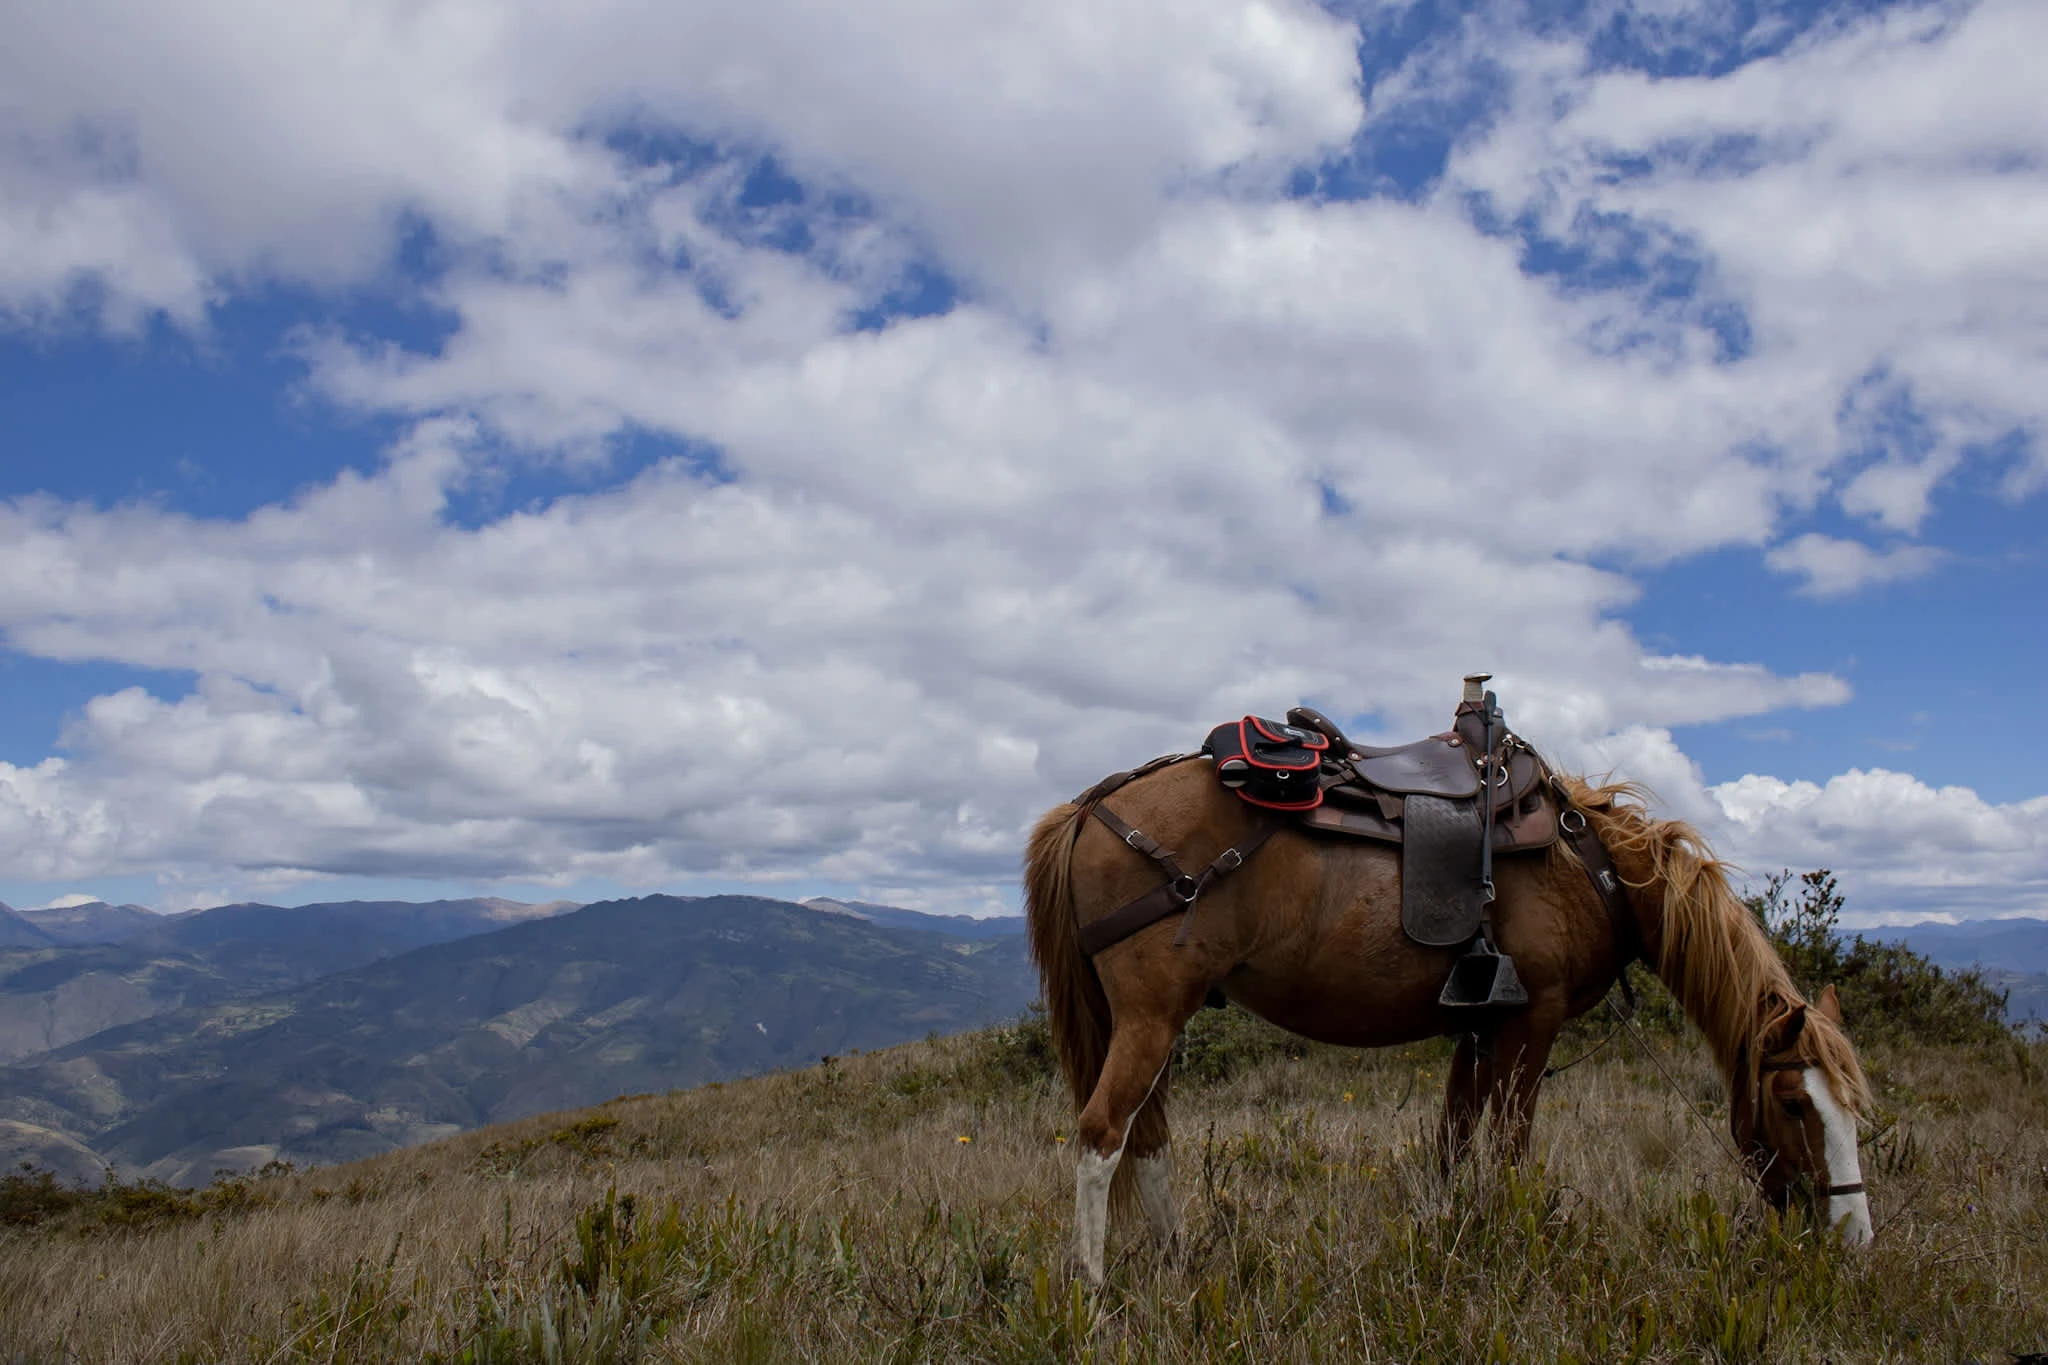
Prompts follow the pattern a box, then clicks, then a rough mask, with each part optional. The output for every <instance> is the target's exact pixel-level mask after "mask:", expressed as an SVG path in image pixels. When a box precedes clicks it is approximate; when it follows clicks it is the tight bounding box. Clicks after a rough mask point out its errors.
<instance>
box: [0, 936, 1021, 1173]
mask: <svg viewBox="0 0 2048 1365" xmlns="http://www.w3.org/2000/svg"><path fill="white" fill-rule="evenodd" d="M453 904H460V903H446V902H444V903H441V905H440V906H438V907H411V909H413V910H415V911H418V912H420V913H417V914H413V915H406V914H404V913H401V912H400V911H399V908H398V907H385V908H384V910H383V911H382V912H377V911H368V910H366V908H365V907H361V906H354V907H301V908H300V909H299V910H297V911H289V912H284V913H285V914H287V915H303V914H305V911H306V910H308V909H316V910H317V911H318V912H319V913H316V914H313V915H308V916H306V926H307V936H308V938H309V940H319V941H321V942H322V943H323V944H324V949H323V951H332V950H334V949H335V948H336V946H337V944H338V943H340V942H341V941H343V940H349V942H350V947H349V948H348V951H349V952H350V953H352V954H354V956H355V958H356V963H355V965H350V966H348V967H346V968H345V969H344V970H340V971H330V972H327V973H324V974H320V975H319V976H318V977H317V979H309V980H305V981H303V982H297V983H287V984H286V985H285V986H283V987H281V988H280V987H275V986H273V987H268V988H263V989H258V990H253V991H243V992H240V993H233V992H227V991H225V990H223V991H221V992H220V993H218V994H214V995H211V996H207V995H206V992H207V991H208V990H213V989H214V988H215V987H217V986H218V985H219V983H220V982H221V981H223V980H225V979H226V978H227V977H229V976H230V975H232V976H234V977H235V978H236V979H239V980H244V981H247V980H254V979H265V978H266V974H267V977H268V978H277V977H281V976H286V975H289V974H290V973H292V972H293V971H302V970H306V967H305V964H306V963H307V962H308V961H309V960H310V958H311V956H312V954H311V953H309V952H301V951H285V950H284V949H283V948H281V947H280V943H281V942H283V941H284V939H283V938H282V937H281V936H280V935H278V934H274V933H273V934H271V935H270V936H269V938H268V939H266V940H262V941H260V942H259V941H257V940H256V939H255V938H254V936H253V935H251V936H248V937H245V936H243V935H242V934H240V933H237V932H235V930H236V927H237V926H238V925H239V926H243V927H247V928H250V929H256V928H262V927H266V926H268V927H275V923H274V921H272V920H270V919H269V918H268V917H267V916H263V915H257V914H253V913H251V914H246V915H243V916H228V917H226V918H224V919H222V920H218V921H216V922H215V923H214V925H213V926H212V927H211V928H210V929H209V930H208V931H207V933H206V934H202V933H200V931H199V929H198V928H197V927H183V926H196V925H197V923H198V922H200V921H204V920H207V919H211V918H213V917H214V916H217V915H219V914H220V912H219V911H208V912H206V914H205V915H203V916H191V917H187V919H186V921H184V922H183V925H182V926H181V927H180V928H179V930H178V942H179V943H180V944H181V945H183V946H184V947H185V948H186V949H187V950H188V951H189V949H190V948H191V947H192V946H193V945H194V944H195V942H197V941H201V940H205V939H207V938H208V937H211V939H212V946H213V947H215V948H216V949H218V950H219V951H218V953H217V955H216V956H215V957H213V958H211V959H204V958H202V959H201V962H202V965H208V966H212V967H214V968H215V969H216V970H215V972H214V974H213V975H212V976H209V977H205V978H203V979H201V980H200V981H199V983H198V985H197V986H195V985H194V984H193V982H192V981H191V980H188V979H187V978H186V977H184V976H180V975H179V974H178V973H177V972H172V971H169V970H165V971H164V972H162V973H160V974H159V976H157V977H153V978H150V979H151V980H153V981H160V982H171V983H173V984H174V985H177V986H178V988H180V989H184V990H186V992H187V994H188V996H190V995H197V996H205V998H203V999H200V1000H197V1001H196V1002H195V1001H193V1000H191V999H188V1000H187V1001H186V1002H185V1003H183V1004H180V1005H178V1006H175V1007H171V1008H164V1009H158V1010H156V1011H155V1012H153V1013H151V1014H150V1015H148V1016H146V1017H142V1018H139V1019H136V1020H132V1021H128V1022H124V1023H122V1024H120V1025H117V1026H115V1027H112V1028H109V1029H105V1030H102V1031H100V1032H98V1033H96V1034H94V1035H92V1036H90V1037H86V1038H80V1039H76V1040H73V1041H71V1042H69V1043H67V1044H64V1045H61V1046H58V1047H56V1048H54V1049H48V1050H43V1051H40V1052H37V1053H35V1054H34V1055H31V1056H25V1057H20V1058H18V1059H17V1060H16V1062H15V1064H14V1065H12V1066H8V1067H4V1068H0V1156H5V1155H13V1156H14V1157H15V1159H22V1157H24V1156H25V1157H26V1158H27V1159H31V1160H37V1161H40V1162H42V1163H43V1164H45V1165H49V1166H51V1167H52V1169H60V1170H75V1169H77V1168H78V1167H80V1166H81V1165H83V1164H88V1163H89V1162H98V1163H105V1164H107V1165H111V1166H114V1167H116V1168H118V1169H120V1170H122V1171H125V1172H132V1173H141V1174H146V1175H150V1176H154V1177H157V1178H161V1179H165V1180H170V1181H173V1182H186V1183H203V1182H204V1181H206V1180H207V1179H209V1178H210V1177H211V1176H212V1175H213V1173H214V1172H215V1170H216V1169H219V1168H233V1169H246V1168H249V1167H252V1166H258V1165H262V1164H263V1163H265V1162H267V1161H270V1160H274V1159H282V1160H288V1161H292V1162H295V1163H299V1164H307V1163H322V1164H324V1163H329V1162H335V1161H344V1160H350V1159H354V1158H356V1157H361V1156H367V1155H371V1154H374V1153H376V1152H381V1151H386V1150H390V1149H391V1148H394V1147H399V1146H404V1145H408V1144H411V1143H414V1142H419V1141H424V1140H427V1139H429V1138H433V1137H438V1136H442V1135H445V1134H448V1133H452V1132H457V1131H460V1130H462V1129H466V1128H472V1127H476V1126H478V1125H481V1124H485V1123H494V1122H499V1121H502V1120H505V1119H509V1118H515V1117H521V1116H524V1115H528V1114H533V1113H539V1112H543V1111H546V1110H552V1109H559V1108H565V1107H575V1106H581V1105H588V1104H594V1103H598V1102H600V1101H602V1100H605V1099H609V1098H611V1097H613V1096H615V1095H619V1094H622V1093H628V1092H637V1091H650V1090H667V1089H671V1088H674V1087H678V1086H693V1085H700V1084H703V1083H705V1082H707V1081H713V1080H722V1079H727V1078H732V1077H738V1076H743V1075H749V1074H754V1073H758V1072H761V1071H767V1070H772V1069H776V1068H780V1067H786V1066H793V1065H798V1064H807V1063H811V1062H815V1061H816V1060H817V1059H818V1058H819V1057H820V1056H822V1055H827V1054H834V1053H841V1052H846V1051H849V1050H852V1049H863V1050H865V1049H872V1048H876V1047H882V1046H885V1045H889V1044H893V1043H898V1042H903V1041H906V1040H908V1039H911V1038H916V1037H919V1036H922V1035H925V1034H929V1033H952V1032H957V1031H960V1030H963V1029H969V1028H975V1027H979V1026H982V1025H985V1024H989V1023H992V1022H996V1021H998V1020H1001V1019H1005V1018H1009V1017H1012V1016H1014V1015H1015V1014H1016V1013H1017V1012H1018V1011H1020V1010H1021V1009H1022V1008H1023V1007H1024V1005H1025V1004H1026V1003H1027V1002H1028V1001H1029V1000H1030V999H1031V998H1032V997H1033V995H1034V994H1035V993H1036V980H1035V977H1034V975H1033V972H1032V970H1031V967H1030V963H1029V961H1028V960H1027V957H1026V954H1025V951H1024V944H1023V938H1022V935H1021V934H1020V933H1019V932H1017V929H1018V928H1019V927H1020V922H1019V921H1016V920H1010V921H1008V926H1009V929H1008V932H998V933H993V934H987V933H984V934H982V935H981V936H980V937H976V938H967V937H963V936H961V935H959V934H956V933H951V932H947V930H948V928H949V927H951V926H949V925H948V924H947V921H946V920H945V919H944V918H943V917H936V916H918V915H916V914H915V912H910V911H899V912H896V914H895V915H893V916H891V918H892V919H894V920H895V921H896V922H895V923H893V924H883V923H880V922H879V920H878V919H877V918H875V917H872V916H868V915H863V914H861V913H858V912H849V909H848V908H846V907H839V908H835V909H827V908H824V907H816V908H813V907H806V906H800V905H792V904H789V903H786V902H780V901H772V900H764V899H760V898H757V897H748V896H716V897H709V898H679V897H673V896H650V897H645V898H641V899H637V900H626V901H609V902H600V903H598V904H595V905H589V906H585V907H583V908H581V909H578V910H574V911H571V912H568V913H564V914H561V915H557V916H550V917H547V918H538V919H531V920H528V921H527V922H524V923H518V924H514V925H511V926H509V927H496V928H494V929H492V930H491V931H488V932H475V933H470V934H468V935H465V936H462V937H459V938H458V937H445V938H444V939H443V941H440V942H429V943H426V944H424V945H421V946H415V947H411V948H410V949H409V950H401V951H392V952H388V953H382V954H373V953H372V951H371V949H370V945H369V942H368V940H369V939H370V938H372V937H376V936H375V935H369V934H363V935H362V936H360V937H356V938H354V939H350V934H351V933H360V932H361V931H363V930H364V928H365V926H369V927H373V928H375V929H377V930H378V931H379V933H380V934H381V937H380V938H378V939H377V941H378V943H379V944H381V945H383V946H387V947H388V946H389V945H390V944H391V942H392V941H393V939H394V938H395V937H396V936H397V932H399V931H402V932H410V933H414V934H419V933H436V932H444V931H446V930H448V929H449V928H450V927H451V926H454V925H458V924H461V923H463V922H465V918H464V914H463V913H462V912H459V911H451V910H450V909H448V907H449V906H450V905H453ZM258 908H259V909H263V910H275V907H258ZM875 908H876V909H887V908H889V907H875ZM924 922H930V923H931V924H933V925H935V926H936V927H930V928H926V927H915V926H918V925H920V924H922V923H924ZM179 923H181V922H173V924H179ZM394 926H397V927H398V928H397V930H394ZM164 927H165V928H166V929H169V928H171V927H172V925H171V924H167V925H165V926H164ZM223 931H226V932H223ZM151 932H152V934H153V933H155V932H156V931H154V930H152V931H151ZM285 937H288V936H285ZM136 943H137V940H135V939H131V940H130V941H129V942H128V943H127V944H121V945H92V946H90V947H89V948H86V949H71V950H68V954H80V953H87V952H100V953H104V952H106V951H108V950H109V948H110V947H111V948H120V949H131V950H134V949H135V945H136ZM298 946H300V947H303V945H298ZM138 951H139V950H138ZM68 954H67V955H59V956H58V957H55V958H47V959H46V960H44V961H41V962H37V963H33V964H31V965H30V968H29V969H28V971H27V973H26V974H27V975H29V976H30V978H31V979H30V980H29V981H28V982H27V983H25V984H26V985H29V986H35V985H37V984H39V983H38V982H37V981H36V980H35V979H34V971H35V970H42V971H46V972H58V973H61V971H62V970H64V969H66V968H68V967H70V966H72V965H75V964H73V963H71V962H69V961H68V960H66V959H67V956H68ZM30 955H31V956H41V955H40V954H35V953H31V954H30ZM7 956H9V957H19V956H21V954H18V953H17V954H9V955H7ZM372 956H375V958H376V960H370V961H364V960H363V959H364V958H366V957H372ZM174 965H177V966H178V967H179V968H180V970H181V971H183V970H186V969H188V968H190V965H191V964H190V963H189V962H188V961H187V960H186V959H182V958H181V959H178V960H177V962H176V963H175V964H174ZM24 974H25V973H24V971H23V970H22V969H20V968H17V969H16V970H15V971H14V972H13V973H12V974H11V975H10V976H8V977H6V978H0V991H6V992H8V993H12V994H20V993H21V991H20V987H21V985H22V984H24V983H22V981H21V978H22V977H23V975H24ZM71 979H74V980H75V979H77V978H75V977H74V978H71ZM167 989H168V987H167ZM4 998H5V996H4V995H0V999H4ZM81 1153H83V1154H84V1155H81Z"/></svg>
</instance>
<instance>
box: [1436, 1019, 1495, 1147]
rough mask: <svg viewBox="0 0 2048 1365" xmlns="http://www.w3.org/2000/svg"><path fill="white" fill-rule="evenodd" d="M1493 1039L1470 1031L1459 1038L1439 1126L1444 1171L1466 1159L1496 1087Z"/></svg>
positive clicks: (1445, 1087) (1439, 1144)
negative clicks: (1480, 1117)
mask: <svg viewBox="0 0 2048 1365" xmlns="http://www.w3.org/2000/svg"><path fill="white" fill-rule="evenodd" d="M1493 1052H1494V1050H1493V1039H1492V1038H1491V1037H1481V1036H1480V1035H1479V1034H1476V1033H1467V1034H1465V1035H1464V1036H1463V1037H1461V1038H1459V1039H1458V1050H1457V1052H1456V1053H1455V1054H1453V1055H1452V1057H1451V1070H1450V1075H1449V1076H1448V1077H1446V1078H1445V1081H1444V1116H1443V1120H1442V1122H1441V1123H1439V1124H1438V1126H1437V1153H1436V1157H1437V1165H1438V1166H1439V1167H1440V1168H1442V1170H1443V1172H1444V1174H1446V1175H1449V1174H1450V1172H1451V1168H1452V1167H1454V1166H1456V1165H1457V1164H1458V1162H1460V1161H1461V1160H1463V1159H1464V1156H1465V1153H1466V1151H1467V1150H1469V1149H1470V1148H1471V1146H1472V1135H1473V1134H1474V1133H1475V1132H1477V1131H1478V1128H1479V1116H1480V1115H1481V1113H1483V1112H1484V1111H1485V1107H1486V1096H1487V1092H1488V1091H1490V1090H1491V1089H1492V1088H1493Z"/></svg>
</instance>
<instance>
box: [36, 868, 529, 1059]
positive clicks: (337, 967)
mask: <svg viewBox="0 0 2048 1365" xmlns="http://www.w3.org/2000/svg"><path fill="white" fill-rule="evenodd" d="M78 908H80V909H85V908H86V907H78ZM109 908H113V909H119V908H120V907H109ZM562 908H564V907H563V906H562V905H560V904H556V905H541V906H529V905H524V904H522V903H520V902H517V901H506V900H497V899H475V900H460V901H428V902H425V903H413V902H409V901H335V902H328V903H322V904H313V905H302V906H295V907H290V908H287V907H283V906H276V905H258V904H253V903H248V904H240V905H224V906H219V907H216V908H214V909H211V910H198V911H190V912H187V913H185V914H181V915H154V914H151V913H150V912H148V911H141V912H140V913H141V914H143V915H146V916H147V917H148V920H149V921H150V922H149V923H147V924H144V925H143V926H142V928H141V929H140V931H139V932H136V933H132V934H129V935H127V936H126V937H125V938H124V939H123V940H122V941H120V942H118V943H83V944H78V945H75V946H63V945H59V944H54V943H50V942H47V941H45V942H44V943H42V944H39V945H34V946H26V947H17V948H15V949H13V950H11V951H10V950H0V1063H5V1062H16V1061H21V1060H23V1059H25V1058H28V1057H32V1056H34V1055H35V1054H37V1053H40V1052H47V1051H49V1050H51V1049H53V1048H59V1047H64V1046H66V1045H68V1044H70V1043H74V1042H77V1041H78V1040H80V1039H82V1038H88V1037H91V1036H92V1035H93V1034H96V1033H100V1032H102V1031H104V1030H106V1029H110V1028H116V1027H120V1026H122V1025H125V1024H132V1023H135V1022H137V1021H138V1020H142V1019H147V1018H149V1017H151V1016H152V1015H156V1014H159V1013H162V1012H164V1011H166V1010H175V1009H181V1008H186V1007H191V1006H198V1005H203V1004H206V1003H208V1002H211V1001H216V1000H224V999H228V998H230V997H234V996H238V995H248V994H253V993H263V992H269V991H277V990H284V989H288V988H290V987H293V986H298V985H301V984H303V983H305V982H308V981H312V980H314V979H316V978H318V977H322V976H326V975H328V974H330V973H332V972H337V971H342V970H345V969H347V968H350V967H356V966H360V965H362V964H363V963H366V962H372V961H375V960H376V959H378V958H381V957H390V956H393V955H395V954H398V953H404V952H410V951H411V950H413V949H415V948H419V947H424V946H425V945H427V944H430V943H442V942H446V941H448V940H450V939H456V938H463V937H467V936H469V935H471V934H480V933H486V932H489V931H490V930H493V929H498V928H502V927H504V926H505V925H507V924H510V923H514V922H517V921H518V920H520V919H524V918H532V917H535V916H545V915H549V914H554V913H558V912H559V911H560V910H561V909H562ZM20 913H21V912H17V915H19V914H20ZM29 913H52V912H29ZM57 913H61V912H57ZM94 918H95V919H96V920H97V922H98V923H100V924H101V925H102V926H106V925H108V923H109V920H110V917H106V916H96V917H94ZM126 922H131V923H132V922H133V921H132V919H130V920H128V921H126ZM30 924H31V927H32V928H33V927H35V926H34V924H33V921H31V922H30ZM39 932H40V931H39ZM46 937H47V936H46Z"/></svg>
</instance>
